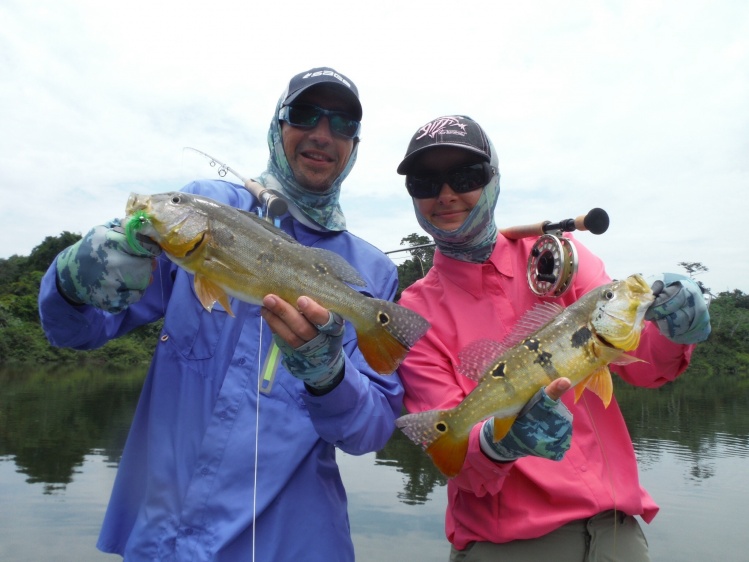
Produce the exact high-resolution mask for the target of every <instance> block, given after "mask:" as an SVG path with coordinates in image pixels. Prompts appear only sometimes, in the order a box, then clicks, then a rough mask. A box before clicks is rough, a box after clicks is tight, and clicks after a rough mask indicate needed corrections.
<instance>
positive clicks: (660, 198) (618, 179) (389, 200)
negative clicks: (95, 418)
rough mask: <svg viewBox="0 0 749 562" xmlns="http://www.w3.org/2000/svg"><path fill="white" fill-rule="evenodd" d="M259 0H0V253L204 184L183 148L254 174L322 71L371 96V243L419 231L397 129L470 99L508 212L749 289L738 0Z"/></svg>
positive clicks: (386, 243)
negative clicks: (291, 107) (581, 230)
mask: <svg viewBox="0 0 749 562" xmlns="http://www.w3.org/2000/svg"><path fill="white" fill-rule="evenodd" d="M256 4H258V3H247V2H232V1H228V0H218V1H216V2H212V3H203V2H195V1H186V2H176V1H167V2H164V1H162V2H154V1H152V2H146V1H145V0H134V1H133V2H131V3H129V4H128V6H127V8H122V9H119V10H116V11H113V10H112V6H110V5H107V4H102V3H101V2H96V1H94V0H56V1H52V0H41V1H39V2H34V3H28V2H20V1H18V0H9V1H6V2H4V3H3V4H2V6H0V18H2V21H3V22H4V25H3V26H2V29H0V72H2V74H3V82H2V84H0V122H2V123H3V128H2V131H1V132H0V189H2V194H3V207H2V208H3V210H4V211H5V221H4V225H5V229H4V231H3V237H2V239H1V240H0V257H8V256H10V255H13V254H20V255H26V254H28V253H29V252H30V251H31V249H32V248H33V247H34V246H36V245H37V244H39V243H40V242H41V241H42V240H43V239H44V238H45V237H46V236H56V235H58V234H59V233H60V232H62V231H63V230H69V231H73V232H81V233H82V232H85V231H86V230H88V228H90V227H91V226H93V225H94V224H97V223H100V222H103V221H106V220H108V219H109V218H112V217H113V216H118V215H121V214H122V212H123V209H124V204H125V201H126V199H127V195H128V193H129V192H130V191H142V192H155V191H168V190H172V189H178V188H179V187H181V186H182V185H183V184H185V183H187V182H188V181H190V180H192V179H195V178H199V177H215V169H214V168H211V167H210V166H208V165H207V161H206V160H205V159H202V158H201V157H199V156H197V155H195V154H194V153H190V152H184V151H183V147H185V146H193V147H195V148H198V149H200V150H203V151H205V152H208V153H209V154H212V155H214V156H215V157H217V158H220V159H222V160H223V161H225V162H227V163H228V164H229V165H231V166H232V167H233V168H236V169H237V170H238V171H241V173H243V174H246V175H247V176H252V175H254V174H257V173H259V172H260V171H262V169H263V168H264V167H265V164H266V161H267V144H266V132H267V127H268V123H269V121H270V119H271V117H272V115H271V113H272V109H273V107H274V105H275V102H276V100H277V99H278V96H279V94H280V93H281V91H282V90H283V87H284V83H285V81H286V80H287V79H288V78H289V77H290V76H291V75H292V74H294V73H295V72H298V71H300V70H303V69H305V68H311V67H313V66H319V65H330V66H333V67H335V68H337V69H339V70H341V71H342V72H344V73H346V74H347V75H349V76H350V77H352V78H353V79H354V80H355V82H356V83H357V86H358V87H359V90H360V92H361V97H362V102H363V105H364V124H363V125H364V126H363V133H362V145H361V149H360V152H359V160H358V162H357V165H356V167H355V168H354V171H353V172H352V174H351V175H350V177H349V180H347V184H346V186H345V187H344V196H343V205H344V209H345V211H346V213H347V216H348V224H349V227H350V228H351V230H352V231H353V232H355V233H356V234H359V235H361V236H362V237H363V238H365V239H367V240H370V241H371V242H373V243H374V244H375V245H377V246H378V247H380V248H381V249H383V250H392V249H397V248H398V247H399V244H400V239H402V238H404V237H405V236H408V235H409V234H411V233H412V232H419V233H420V230H419V228H418V225H417V224H416V221H415V219H414V218H413V213H412V207H411V203H410V201H409V200H408V198H407V197H406V196H405V191H404V188H403V178H402V177H400V176H398V175H396V174H395V172H394V170H395V167H396V166H397V164H398V162H399V161H400V159H401V158H402V156H403V153H404V151H405V147H406V145H407V143H408V139H409V138H410V136H411V135H412V134H413V132H414V131H415V130H416V128H417V127H418V126H420V125H421V124H423V123H425V122H426V121H428V120H430V119H432V118H433V117H436V116H438V115H445V114H453V113H463V114H467V115H470V116H472V117H473V118H475V119H477V120H478V121H479V122H480V123H481V124H482V125H483V126H484V128H485V129H486V130H487V131H488V132H489V135H490V136H491V137H492V140H493V142H494V144H495V147H496V148H497V150H498V152H499V155H500V169H501V173H502V194H501V196H500V201H499V205H498V209H497V220H498V223H499V224H500V226H509V225H511V224H522V223H527V222H537V221H540V220H559V219H562V218H568V217H572V216H576V215H578V214H582V213H584V212H586V211H587V210H589V209H590V208H592V207H603V208H604V209H606V210H607V211H608V212H609V214H610V216H611V227H610V229H609V231H608V232H606V233H605V234H603V235H601V236H598V237H595V236H592V235H590V234H581V235H580V237H579V239H580V241H581V242H582V243H584V244H586V245H589V246H590V248H591V249H593V250H594V251H595V252H596V253H598V254H599V255H600V256H601V257H602V258H603V259H604V260H605V261H606V263H607V266H608V269H609V272H610V273H611V274H612V275H615V276H623V275H627V274H629V273H631V272H633V271H643V272H652V273H655V272H659V271H664V270H670V271H680V268H679V266H678V262H680V261H700V262H702V263H704V264H705V265H706V266H707V267H708V268H709V270H710V271H709V272H708V273H705V274H702V275H701V277H700V279H701V280H703V282H705V284H706V285H708V286H710V287H711V288H713V290H718V291H720V290H726V289H734V288H739V289H741V290H743V291H745V292H749V281H747V279H748V278H749V264H748V262H747V260H745V259H743V258H742V256H741V249H740V247H741V244H742V243H743V224H742V219H743V215H744V214H745V211H744V208H745V204H744V202H743V199H744V193H745V191H746V189H747V187H749V169H748V168H749V163H748V161H747V157H746V155H747V154H749V134H748V133H749V126H748V125H749V106H748V105H747V104H746V100H747V99H749V77H747V74H746V72H743V71H742V70H741V69H746V68H747V67H749V7H747V6H746V5H745V4H744V3H742V2H721V3H712V2H690V3H686V4H685V3H676V2H665V3H655V4H654V3H651V2H645V1H634V2H628V3H615V2H607V3H599V4H594V5H591V4H590V3H587V2H575V1H573V2H569V3H565V5H564V6H561V5H560V6H556V5H554V4H551V3H536V4H531V5H526V4H518V3H510V2H503V1H499V2H489V1H485V2H480V1H468V2H461V3H460V4H459V5H456V4H455V3H454V2H443V1H431V2H428V3H427V2H409V3H404V2H397V3H396V2H393V1H392V0H385V1H381V2H377V3H374V2H361V3H359V4H357V7H356V9H355V10H354V9H353V8H352V6H351V4H350V3H349V2H343V1H338V0H335V1H329V2H324V3H323V4H322V5H320V4H319V3H318V4H315V5H309V4H307V3H301V2H298V3H295V2H292V3H291V4H288V3H287V4H285V5H284V7H283V9H278V8H271V7H270V6H265V5H256ZM427 7H428V9H425V8H427Z"/></svg>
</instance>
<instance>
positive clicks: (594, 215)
mask: <svg viewBox="0 0 749 562" xmlns="http://www.w3.org/2000/svg"><path fill="white" fill-rule="evenodd" d="M608 227H609V215H608V214H607V213H606V211H604V210H603V209H598V208H596V209H591V210H590V212H588V214H587V215H582V216H580V217H577V218H575V219H565V220H563V221H559V222H558V223H552V222H551V221H545V222H540V223H537V224H529V225H524V226H512V227H510V228H505V229H502V230H501V231H500V232H501V233H502V235H503V236H504V237H505V238H510V239H512V240H518V239H520V238H529V237H532V236H539V238H538V240H537V241H536V243H535V244H534V245H533V248H531V253H530V256H528V286H529V287H530V289H531V291H533V293H535V294H536V295H538V296H539V297H550V298H556V297H559V296H561V295H563V294H564V293H565V291H567V289H569V288H570V286H571V285H572V281H573V280H574V279H575V274H576V273H577V250H576V249H575V245H574V244H573V243H572V241H571V240H570V239H569V238H565V237H564V236H562V233H564V232H572V231H573V230H588V231H590V232H592V233H593V234H603V233H604V232H606V230H607V229H608Z"/></svg>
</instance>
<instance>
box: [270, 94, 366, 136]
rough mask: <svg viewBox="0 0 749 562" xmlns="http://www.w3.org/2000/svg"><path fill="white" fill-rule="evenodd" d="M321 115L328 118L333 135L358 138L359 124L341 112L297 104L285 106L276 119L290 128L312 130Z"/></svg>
mask: <svg viewBox="0 0 749 562" xmlns="http://www.w3.org/2000/svg"><path fill="white" fill-rule="evenodd" d="M323 115H324V116H325V117H327V118H328V123H329V124H330V130H331V131H333V133H335V134H337V135H340V136H342V137H346V138H347V139H353V138H355V137H357V136H359V130H360V129H361V122H359V121H357V120H356V119H354V118H352V117H351V116H350V115H349V114H348V113H344V112H343V111H331V110H329V109H323V108H322V107H317V106H316V105H311V104H301V103H299V104H294V105H285V106H284V107H282V108H281V111H279V112H278V118H279V119H280V120H281V121H286V122H287V123H288V124H289V125H291V126H292V127H299V128H300V129H314V128H315V127H317V124H318V123H319V122H320V118H321V117H322V116H323Z"/></svg>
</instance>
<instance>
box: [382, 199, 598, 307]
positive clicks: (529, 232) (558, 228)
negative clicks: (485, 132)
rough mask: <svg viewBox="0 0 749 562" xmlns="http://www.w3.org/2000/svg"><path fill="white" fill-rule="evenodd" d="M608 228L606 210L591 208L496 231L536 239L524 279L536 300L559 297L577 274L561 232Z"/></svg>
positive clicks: (574, 253) (569, 243)
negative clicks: (537, 297)
mask: <svg viewBox="0 0 749 562" xmlns="http://www.w3.org/2000/svg"><path fill="white" fill-rule="evenodd" d="M608 228H609V215H608V213H607V212H606V211H604V210H603V209H599V208H597V207H596V208H594V209H591V210H590V211H588V212H587V213H586V214H585V215H580V216H579V217H575V218H572V219H564V220H561V221H559V222H551V221H542V222H538V223H534V224H525V225H519V226H510V227H508V228H502V229H500V230H499V232H500V233H501V234H502V235H503V236H504V237H505V238H509V239H510V240H520V239H521V238H532V237H534V236H538V237H539V238H538V240H537V241H536V243H535V244H534V245H533V247H532V248H531V251H530V255H529V256H528V269H527V279H528V286H529V287H530V289H531V291H533V292H534V293H535V294H536V295H538V296H540V297H559V296H561V295H563V294H564V293H565V292H566V291H567V289H569V288H570V286H571V285H572V281H573V280H574V278H575V274H576V273H577V264H578V257H577V250H576V249H575V245H574V243H573V242H572V240H570V239H569V238H565V237H564V236H562V234H563V233H564V232H572V231H574V230H580V231H588V232H590V233H591V234H596V235H598V234H603V233H604V232H606V231H607V230H608ZM432 246H434V242H432V243H431V244H419V245H418V246H411V247H409V248H402V249H399V250H391V251H389V252H385V254H394V253H397V252H407V251H409V250H415V249H418V248H428V247H432Z"/></svg>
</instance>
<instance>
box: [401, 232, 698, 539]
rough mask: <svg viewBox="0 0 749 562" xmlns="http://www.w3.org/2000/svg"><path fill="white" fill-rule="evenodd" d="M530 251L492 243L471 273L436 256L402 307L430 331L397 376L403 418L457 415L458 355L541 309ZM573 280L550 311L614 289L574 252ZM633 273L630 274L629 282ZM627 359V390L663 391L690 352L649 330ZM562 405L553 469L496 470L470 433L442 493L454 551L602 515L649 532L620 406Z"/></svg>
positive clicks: (527, 460) (523, 462)
mask: <svg viewBox="0 0 749 562" xmlns="http://www.w3.org/2000/svg"><path fill="white" fill-rule="evenodd" d="M533 243H534V240H533V239H524V240H508V239H506V238H504V237H503V236H501V235H500V236H499V239H498V241H497V244H496V247H495V249H494V252H493V253H492V255H491V257H490V258H489V259H488V260H487V261H486V262H484V263H481V264H472V263H465V262H460V261H456V260H453V259H451V258H448V257H446V256H444V255H443V254H441V253H440V252H439V251H437V252H436V253H435V258H434V267H433V268H432V269H431V270H430V271H429V273H428V274H427V276H426V277H425V278H424V279H422V280H421V281H419V282H417V283H415V284H414V285H412V286H411V287H409V288H408V289H407V290H406V291H405V292H404V293H403V296H402V297H401V300H400V304H402V305H404V306H406V307H408V308H411V309H412V310H415V311H416V312H418V313H420V314H421V315H423V316H424V317H425V318H427V319H428V320H429V321H430V322H431V324H432V327H431V329H430V330H429V332H428V333H427V334H426V336H424V337H423V338H422V339H421V340H419V341H418V342H417V343H416V345H415V346H414V347H413V348H412V350H411V351H410V353H409V354H408V356H407V358H406V360H405V361H404V362H403V364H402V365H401V367H400V370H399V372H400V375H401V379H402V381H403V384H404V386H405V390H406V395H405V400H404V403H405V406H406V408H407V410H408V411H409V412H422V411H425V410H431V409H435V408H438V409H447V408H453V407H455V406H456V405H458V404H459V403H460V401H461V400H463V398H465V396H466V395H467V394H468V393H469V392H470V391H471V390H473V389H474V388H475V386H476V382H474V381H472V380H470V379H468V378H466V377H465V376H463V375H461V374H460V373H458V372H457V370H456V367H457V365H458V353H459V352H460V350H461V349H463V348H464V347H465V346H466V345H467V344H469V343H471V342H472V341H474V340H476V339H480V338H492V339H496V340H498V341H501V340H502V339H503V338H504V337H505V335H507V334H508V332H509V331H510V330H511V329H512V327H513V326H514V324H515V323H516V322H517V321H518V319H519V318H520V317H521V316H522V315H523V314H524V313H525V312H526V311H528V310H529V309H531V308H532V307H533V306H534V305H535V304H536V303H538V302H542V301H543V300H548V299H542V298H540V297H537V296H536V295H534V294H533V293H532V292H531V290H530V289H529V288H528V284H527V282H526V268H527V258H528V255H529V251H530V248H531V246H532V245H533ZM575 245H576V247H577V252H578V256H579V268H578V272H577V276H576V279H575V281H574V283H573V285H572V287H571V288H570V290H569V291H568V292H567V293H566V294H564V295H563V296H562V297H561V298H558V299H554V300H555V301H556V302H558V303H559V304H561V305H563V306H568V305H570V304H571V303H573V302H574V301H576V300H577V299H578V298H579V297H581V296H582V295H583V294H585V293H586V292H588V291H589V290H591V289H593V288H595V287H598V286H600V285H603V284H605V283H608V282H609V281H610V278H609V276H608V275H607V273H606V271H605V269H604V265H603V263H602V262H601V260H600V259H599V258H597V257H596V256H594V255H593V254H592V253H591V252H590V251H589V250H587V249H586V248H585V247H584V246H583V245H582V244H580V243H579V241H575ZM631 273H635V272H631ZM647 324H648V325H647V327H646V329H645V330H644V333H643V335H642V339H641V342H640V346H639V347H638V349H637V351H636V352H633V353H632V355H636V356H637V357H639V358H641V359H643V360H644V361H643V362H638V363H633V364H630V365H627V366H612V370H613V371H615V372H616V373H618V374H619V375H620V376H621V377H622V378H623V379H624V380H626V381H627V382H628V383H630V384H633V385H637V386H644V387H658V386H660V385H662V384H664V383H666V382H668V381H672V380H674V379H675V378H676V377H677V376H678V375H680V374H681V373H682V372H683V371H684V370H685V369H686V367H687V365H688V363H689V358H690V356H691V352H692V348H693V346H684V345H677V344H674V343H672V342H670V341H669V340H667V339H666V338H665V337H663V336H662V335H661V334H660V332H659V331H658V329H657V327H656V326H655V325H654V324H652V323H650V322H648V323H647ZM573 394H574V393H573V392H568V393H567V394H565V396H564V397H563V398H562V400H563V401H564V403H565V404H566V406H567V407H568V408H569V409H570V411H571V412H572V414H573V415H574V422H573V436H572V445H571V448H570V450H569V451H568V452H567V453H566V454H565V456H564V459H563V460H561V461H559V462H554V461H550V460H547V459H541V458H536V457H524V458H521V459H519V460H517V461H515V462H510V463H496V462H494V461H492V460H490V459H489V458H488V457H486V456H485V455H484V454H483V453H482V452H481V449H480V447H479V429H480V427H481V424H477V425H476V426H475V427H474V428H473V431H472V432H471V435H470V441H469V448H468V455H467V457H466V461H465V463H464V465H463V468H462V470H461V471H460V473H459V474H458V475H457V476H456V477H455V478H452V479H450V480H449V481H448V484H447V492H448V507H447V514H446V521H445V527H446V534H447V538H448V540H449V541H450V542H451V543H452V544H453V545H454V546H455V547H456V548H457V549H459V550H462V549H464V548H465V547H466V546H467V545H468V544H469V543H470V542H472V541H490V542H495V543H503V542H508V541H512V540H515V539H530V538H535V537H540V536H542V535H545V534H547V533H549V532H551V531H553V530H554V529H556V528H558V527H560V526H562V525H564V524H565V523H568V522H570V521H573V520H576V519H583V518H587V517H591V516H593V515H596V514H598V513H600V512H602V511H605V510H609V509H614V508H615V509H617V510H620V511H623V512H625V513H627V514H629V515H640V516H641V517H642V518H643V520H644V521H646V522H648V523H649V522H650V521H651V520H652V519H653V517H655V515H656V513H657V512H658V506H657V505H656V503H655V502H654V501H653V499H652V498H651V497H650V495H649V494H648V493H647V492H646V491H645V490H644V489H643V488H642V487H641V486H640V480H639V476H638V471H637V463H636V459H635V452H634V448H633V446H632V440H631V438H630V436H629V432H628V431H627V427H626V425H625V423H624V418H623V417H622V413H621V411H620V409H619V405H618V404H617V401H616V398H614V399H613V400H612V401H611V404H610V405H609V407H608V409H607V408H604V406H603V403H602V402H601V400H600V399H599V398H598V396H596V395H595V394H593V393H591V392H590V391H589V390H586V391H585V392H584V394H583V396H582V398H581V399H580V400H579V402H578V403H577V404H575V403H574V396H573Z"/></svg>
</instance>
